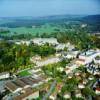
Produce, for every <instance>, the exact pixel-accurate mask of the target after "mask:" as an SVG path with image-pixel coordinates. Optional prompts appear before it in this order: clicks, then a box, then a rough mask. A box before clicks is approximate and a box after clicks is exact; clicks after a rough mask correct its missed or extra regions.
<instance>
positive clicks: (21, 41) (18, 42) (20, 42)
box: [15, 40, 30, 45]
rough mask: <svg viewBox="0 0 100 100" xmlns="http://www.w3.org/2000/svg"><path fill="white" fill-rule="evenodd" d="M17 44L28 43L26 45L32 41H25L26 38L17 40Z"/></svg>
mask: <svg viewBox="0 0 100 100" xmlns="http://www.w3.org/2000/svg"><path fill="white" fill-rule="evenodd" d="M15 44H18V45H20V44H26V45H29V44H30V41H24V40H20V41H16V42H15Z"/></svg>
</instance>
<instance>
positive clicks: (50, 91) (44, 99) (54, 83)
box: [42, 80, 56, 100]
mask: <svg viewBox="0 0 100 100" xmlns="http://www.w3.org/2000/svg"><path fill="white" fill-rule="evenodd" d="M55 86H56V80H55V81H54V82H53V83H52V84H51V87H50V89H49V90H48V92H47V94H46V95H45V96H44V97H43V99H42V100H47V98H48V97H49V96H50V94H51V93H52V91H53V89H54V88H55Z"/></svg>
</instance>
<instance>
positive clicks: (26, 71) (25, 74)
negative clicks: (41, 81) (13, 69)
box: [18, 70, 31, 77]
mask: <svg viewBox="0 0 100 100" xmlns="http://www.w3.org/2000/svg"><path fill="white" fill-rule="evenodd" d="M29 75H31V74H30V73H29V72H28V70H24V71H21V72H19V73H18V76H20V77H24V76H29Z"/></svg>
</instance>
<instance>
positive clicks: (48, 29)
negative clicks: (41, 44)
mask: <svg viewBox="0 0 100 100" xmlns="http://www.w3.org/2000/svg"><path fill="white" fill-rule="evenodd" d="M55 29H59V28H58V27H54V26H50V25H42V26H40V27H33V28H26V27H18V28H10V31H11V32H17V33H20V34H21V33H40V34H41V33H52V32H55Z"/></svg>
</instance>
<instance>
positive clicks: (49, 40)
mask: <svg viewBox="0 0 100 100" xmlns="http://www.w3.org/2000/svg"><path fill="white" fill-rule="evenodd" d="M32 41H33V43H35V44H38V45H44V44H46V43H49V44H52V45H56V44H58V42H57V39H56V38H34V39H33V40H32Z"/></svg>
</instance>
